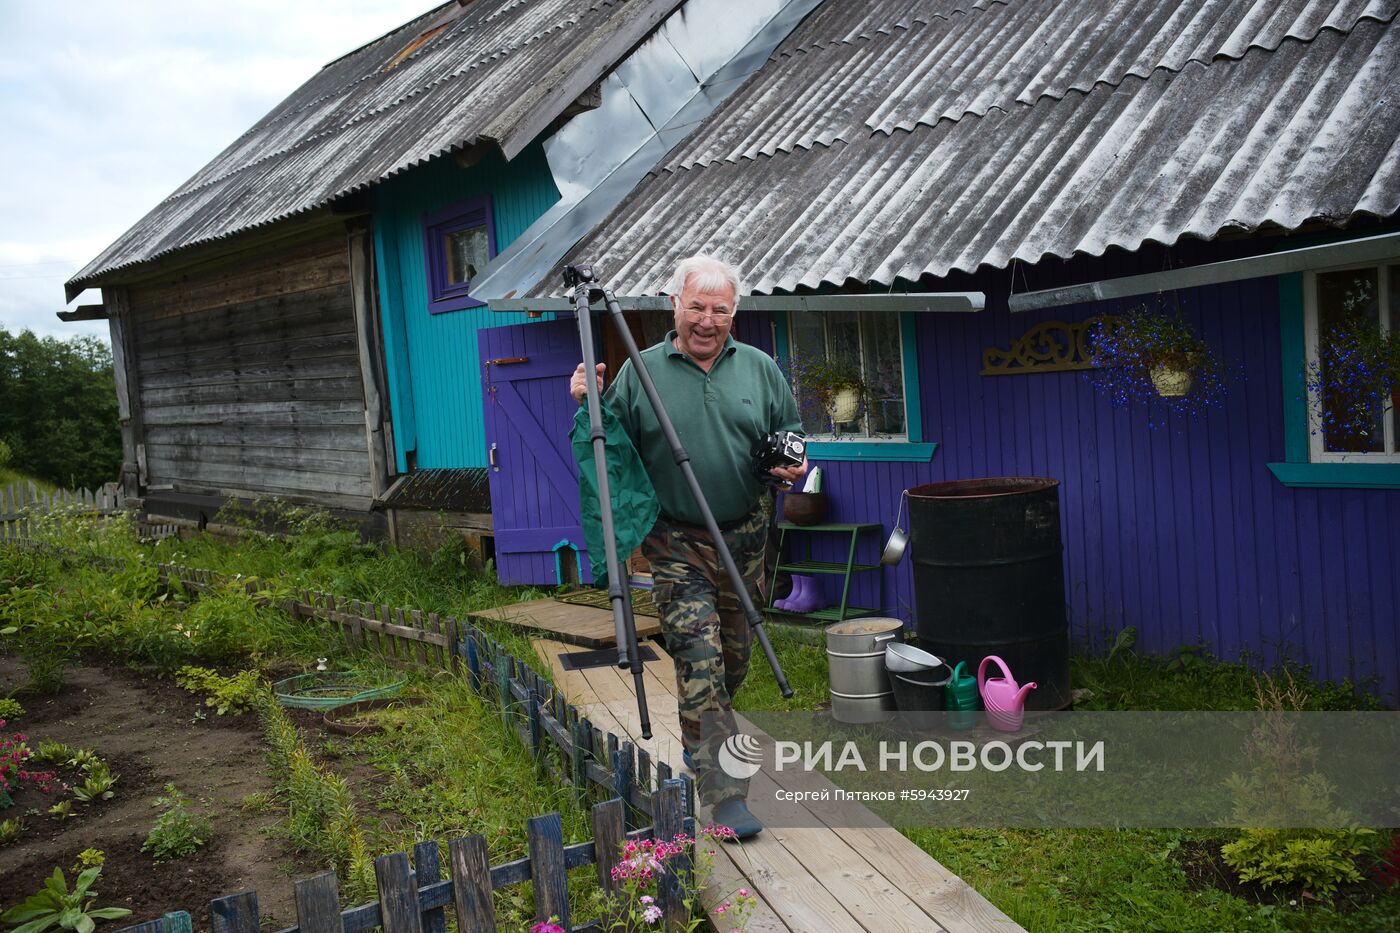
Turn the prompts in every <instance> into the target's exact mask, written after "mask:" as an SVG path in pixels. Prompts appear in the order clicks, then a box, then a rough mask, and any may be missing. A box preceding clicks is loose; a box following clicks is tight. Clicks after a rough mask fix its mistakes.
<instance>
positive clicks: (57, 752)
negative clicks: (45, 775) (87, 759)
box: [33, 739, 77, 765]
mask: <svg viewBox="0 0 1400 933" xmlns="http://www.w3.org/2000/svg"><path fill="white" fill-rule="evenodd" d="M76 753H77V749H75V748H73V746H71V745H67V744H65V743H63V742H55V741H53V740H52V739H42V740H41V741H40V742H39V744H38V746H37V747H35V749H34V755H33V760H34V761H37V762H39V763H41V764H50V765H59V764H65V763H67V762H68V760H69V759H71V758H72V757H73V756H74V755H75V754H76Z"/></svg>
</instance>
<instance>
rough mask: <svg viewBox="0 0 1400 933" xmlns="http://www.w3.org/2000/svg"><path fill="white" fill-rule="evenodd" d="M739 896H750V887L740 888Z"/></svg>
mask: <svg viewBox="0 0 1400 933" xmlns="http://www.w3.org/2000/svg"><path fill="white" fill-rule="evenodd" d="M739 896H740V897H748V896H749V889H748V888H740V889H739Z"/></svg>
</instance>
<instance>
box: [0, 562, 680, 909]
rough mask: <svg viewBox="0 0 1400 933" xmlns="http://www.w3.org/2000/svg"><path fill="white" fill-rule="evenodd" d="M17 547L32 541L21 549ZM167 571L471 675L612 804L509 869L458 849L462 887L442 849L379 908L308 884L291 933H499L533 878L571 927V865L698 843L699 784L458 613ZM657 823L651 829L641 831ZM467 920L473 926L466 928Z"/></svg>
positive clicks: (515, 725)
mask: <svg viewBox="0 0 1400 933" xmlns="http://www.w3.org/2000/svg"><path fill="white" fill-rule="evenodd" d="M11 543H15V544H20V545H21V546H23V542H22V541H16V542H11ZM158 568H159V572H160V576H161V579H162V580H163V581H165V582H166V583H171V582H174V583H178V584H180V585H182V586H184V587H185V588H187V589H188V590H190V591H191V592H194V593H201V592H209V591H211V590H216V589H220V588H227V587H230V586H237V587H240V588H242V589H243V590H244V591H245V592H246V593H247V594H248V595H249V596H250V597H252V598H254V599H257V600H259V601H264V602H266V603H267V604H270V605H275V606H277V607H278V608H280V609H282V610H284V611H286V612H288V613H290V614H292V615H293V616H294V617H297V618H308V619H310V618H315V619H321V620H324V621H327V622H330V623H332V624H333V625H335V626H337V627H338V628H339V630H340V632H341V635H342V637H343V638H344V639H345V641H346V644H347V645H348V646H349V647H350V648H351V649H352V650H355V651H365V652H370V653H373V654H374V655H375V656H376V657H377V658H379V659H380V660H383V661H386V662H388V663H390V664H393V665H396V666H401V667H402V666H410V665H411V666H421V667H428V668H436V669H447V670H454V671H463V670H464V672H465V674H466V676H467V677H468V678H469V682H470V684H471V686H472V688H473V690H474V691H475V692H476V693H477V694H478V695H479V696H481V697H483V698H485V699H489V700H491V701H494V703H495V704H496V706H497V707H498V708H499V710H500V715H501V717H502V720H503V722H504V723H505V725H506V726H507V727H508V728H509V729H510V730H511V731H512V732H514V733H515V735H516V736H517V737H518V738H519V739H520V741H521V742H522V743H523V744H524V745H525V746H526V747H527V748H529V749H530V751H531V753H532V754H533V756H534V758H535V760H536V762H537V763H538V764H539V765H540V766H541V767H542V768H544V769H545V770H546V771H547V772H548V773H549V774H550V775H551V776H552V777H553V778H555V779H556V780H558V781H560V782H562V783H565V784H568V785H570V786H572V787H573V788H574V791H575V794H576V796H577V798H578V799H579V802H580V803H581V804H582V803H584V802H586V801H588V800H590V799H594V798H596V797H598V796H605V797H607V798H609V799H607V800H605V801H603V802H601V803H596V804H594V806H593V829H594V839H593V841H591V842H586V843H579V844H577V845H571V846H564V845H563V843H562V832H561V829H560V820H559V816H558V814H547V815H545V816H540V817H535V818H534V819H532V820H531V821H530V825H529V839H530V856H529V857H528V858H525V859H518V860H516V861H514V862H509V863H506V864H505V865H501V866H494V867H493V866H488V865H487V864H486V854H485V852H486V850H485V841H484V839H482V840H480V841H479V842H476V841H473V840H476V839H479V838H480V837H467V838H466V839H459V840H452V841H450V842H449V844H448V851H449V854H450V857H451V864H452V868H453V879H452V880H448V881H442V880H440V879H439V876H440V867H439V858H438V854H437V846H436V843H431V842H429V843H420V844H419V845H418V846H415V848H414V864H415V866H416V868H412V869H411V868H410V867H409V865H408V856H407V855H405V854H403V853H398V854H394V855H386V856H381V857H380V858H378V859H376V861H375V875H376V880H377V883H378V888H379V894H380V900H379V901H377V902H375V903H372V904H368V905H364V906H360V907H353V908H349V909H344V910H342V909H341V908H340V907H339V904H338V893H337V889H336V880H335V875H334V872H327V873H325V874H322V875H318V876H316V877H315V878H310V879H306V880H304V881H299V882H297V883H296V901H297V908H298V920H299V925H298V926H297V927H292V928H289V929H288V930H287V931H282V933H332V931H334V933H340V931H342V930H343V931H344V933H358V931H362V930H368V929H371V928H374V927H377V926H383V927H384V928H385V931H386V933H443V931H444V930H445V928H444V927H442V926H441V923H442V908H443V907H444V906H446V905H447V904H449V903H453V904H454V905H455V909H456V910H457V911H458V923H459V926H458V928H459V929H464V930H482V931H494V930H496V929H497V927H496V926H495V921H494V919H493V915H492V914H491V913H490V908H491V897H490V893H491V891H494V890H496V889H499V888H502V887H505V886H508V885H512V884H519V883H521V882H524V881H533V882H534V883H535V889H534V890H535V899H536V908H537V913H539V919H541V920H547V919H549V917H551V916H557V917H559V918H560V920H561V921H564V920H566V919H567V918H568V917H569V908H568V904H567V897H566V894H565V890H566V889H565V887H564V880H563V879H564V874H565V873H566V872H567V871H568V870H569V869H571V868H575V867H579V866H582V865H589V864H594V865H597V866H598V880H599V883H600V884H601V885H602V886H603V888H604V890H607V891H612V890H614V889H615V888H614V884H613V881H612V876H611V872H612V866H613V865H614V864H616V860H617V857H618V853H619V852H620V850H621V845H622V843H623V841H624V840H625V839H627V838H650V837H651V835H652V833H653V831H655V832H656V833H657V834H659V836H660V838H665V839H670V838H672V837H673V836H674V835H675V834H676V833H679V832H685V833H687V834H688V835H693V834H694V828H695V786H694V781H693V779H692V778H691V776H690V775H688V774H682V775H680V776H679V777H676V776H674V774H673V772H672V769H671V767H670V765H668V764H667V763H666V762H663V761H657V762H653V761H652V759H651V756H650V754H649V753H648V752H647V751H646V750H645V749H643V748H638V747H636V746H635V745H634V744H633V743H632V742H630V741H626V740H623V739H619V737H618V736H616V735H615V734H613V733H612V732H605V731H603V730H601V729H599V728H598V727H596V726H594V725H593V724H592V723H591V722H590V721H589V719H588V718H587V717H586V716H584V715H583V714H582V713H581V712H580V711H579V709H578V707H576V706H574V705H573V704H571V703H569V702H568V701H567V699H566V698H565V697H564V695H563V694H562V693H561V692H559V691H558V690H556V689H555V687H554V684H552V683H551V682H550V681H549V680H547V679H546V678H545V677H543V676H541V675H540V674H539V672H538V671H536V670H535V669H534V667H533V666H531V665H530V664H528V663H526V662H525V661H522V660H521V659H519V658H517V657H515V656H514V655H512V654H511V653H510V652H509V651H507V650H506V649H505V647H504V645H502V644H501V643H500V642H498V641H496V640H494V639H492V638H491V637H490V636H489V635H488V634H486V633H485V632H483V631H482V630H481V629H479V628H478V627H476V626H475V625H472V624H470V623H466V622H462V621H460V620H458V619H456V618H455V617H452V616H439V615H438V614H436V613H425V612H421V611H419V610H416V609H405V608H401V607H391V606H376V605H373V604H369V603H365V602H361V601H359V600H351V599H347V598H345V597H342V596H337V595H334V594H329V593H324V592H321V591H319V590H312V589H306V588H292V589H291V590H290V592H278V591H277V590H276V589H275V588H273V587H270V586H269V585H268V584H267V582H266V581H262V580H259V579H258V578H242V577H239V576H230V575H228V574H225V573H221V572H218V571H213V570H204V569H198V568H192V567H184V566H181V565H177V564H170V563H168V564H160V565H158ZM648 822H649V824H650V825H649V826H648V827H646V828H637V827H638V826H640V825H641V824H643V823H648ZM653 828H654V830H653ZM468 856H470V857H468ZM483 879H486V880H483ZM668 884H674V882H668ZM677 896H678V895H676V894H675V892H674V891H668V893H666V895H665V898H666V899H665V902H664V903H662V901H663V899H662V898H661V897H660V896H658V905H659V906H661V907H662V910H663V911H664V912H665V916H666V917H668V918H679V917H680V914H679V913H677V911H680V910H681V909H682V908H681V907H679V906H677V905H678V901H677V900H676V897H677ZM542 899H543V900H542ZM209 910H210V923H211V927H212V929H213V931H214V933H254V931H257V930H258V923H259V921H258V914H257V896H256V894H255V893H244V894H236V895H232V896H229V897H224V898H219V899H218V900H215V901H213V902H211V903H210V906H209ZM464 910H465V911H466V912H465V913H463V911H464ZM464 917H465V918H470V919H469V920H468V921H464V920H463V918H464ZM189 922H190V921H189V915H188V914H185V913H183V912H179V911H177V912H175V913H171V914H167V915H166V916H165V917H164V918H162V919H160V920H153V921H150V922H148V923H145V924H141V925H138V926H135V927H130V928H128V930H134V931H139V933H184V931H185V930H187V929H188V924H189ZM560 926H561V927H563V928H564V929H566V930H570V929H575V930H599V929H601V928H600V927H598V926H597V925H596V924H584V925H583V926H580V927H571V926H569V924H568V923H565V922H561V923H560ZM122 933H127V931H122Z"/></svg>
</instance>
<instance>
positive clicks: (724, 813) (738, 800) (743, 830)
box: [710, 797, 763, 841]
mask: <svg viewBox="0 0 1400 933" xmlns="http://www.w3.org/2000/svg"><path fill="white" fill-rule="evenodd" d="M710 820H711V821H712V822H713V823H714V824H715V825H716V826H728V827H729V828H730V829H732V830H734V837H735V838H736V839H749V838H752V837H754V836H757V835H758V834H759V833H761V832H763V824H762V823H760V822H759V821H758V817H756V816H754V815H753V814H752V813H750V812H749V805H748V804H747V803H746V802H745V801H744V798H743V797H730V798H729V799H728V800H723V801H720V803H718V804H716V805H715V808H714V809H713V810H711V811H710ZM726 841H727V840H726Z"/></svg>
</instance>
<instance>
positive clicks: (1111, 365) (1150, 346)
mask: <svg viewBox="0 0 1400 933" xmlns="http://www.w3.org/2000/svg"><path fill="white" fill-rule="evenodd" d="M1088 348H1089V356H1090V359H1091V360H1092V361H1093V363H1094V368H1093V369H1091V370H1089V371H1088V372H1087V373H1086V378H1087V379H1088V380H1089V382H1090V383H1091V384H1092V385H1093V386H1094V387H1095V388H1096V389H1099V390H1100V391H1102V392H1105V393H1107V394H1108V396H1109V398H1110V399H1111V400H1112V402H1113V403H1114V404H1115V405H1120V406H1122V407H1128V406H1129V405H1131V404H1132V403H1134V402H1147V403H1152V402H1156V403H1159V404H1161V403H1165V404H1166V406H1167V408H1168V409H1169V410H1171V411H1175V412H1178V413H1181V414H1188V415H1195V414H1201V413H1203V412H1204V411H1205V410H1206V409H1207V408H1209V407H1211V406H1213V405H1217V404H1219V402H1220V400H1221V399H1222V398H1223V397H1224V394H1225V387H1224V379H1223V375H1222V367H1221V364H1220V360H1219V358H1218V357H1217V356H1216V354H1215V352H1214V351H1213V350H1212V349H1211V348H1210V346H1209V345H1208V344H1206V342H1205V341H1204V340H1202V339H1201V338H1200V337H1199V336H1198V335H1197V334H1196V332H1195V331H1194V330H1193V329H1192V328H1191V326H1190V325H1188V324H1187V323H1186V322H1185V321H1184V320H1183V319H1182V318H1181V317H1180V316H1179V315H1177V314H1174V313H1167V312H1166V311H1164V310H1161V309H1158V310H1149V309H1148V308H1147V307H1146V306H1145V305H1144V306H1141V307H1138V308H1134V309H1133V310H1131V311H1129V312H1128V313H1127V314H1125V315H1123V316H1121V317H1108V318H1104V319H1102V321H1101V322H1099V323H1097V324H1095V325H1093V327H1092V328H1091V330H1090V331H1089V333H1088ZM1149 423H1151V422H1149Z"/></svg>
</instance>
